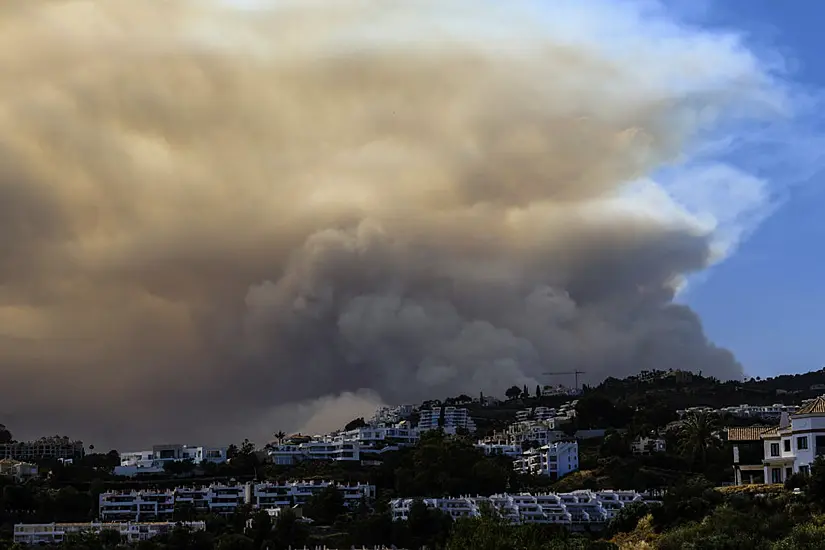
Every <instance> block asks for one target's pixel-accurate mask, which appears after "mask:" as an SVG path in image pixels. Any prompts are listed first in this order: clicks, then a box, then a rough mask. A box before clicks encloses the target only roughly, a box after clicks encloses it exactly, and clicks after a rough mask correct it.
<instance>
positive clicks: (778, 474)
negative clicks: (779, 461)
mask: <svg viewBox="0 0 825 550" xmlns="http://www.w3.org/2000/svg"><path fill="white" fill-rule="evenodd" d="M773 445H776V447H777V451H778V450H779V443H772V444H771V446H773ZM771 483H782V469H781V468H771Z"/></svg>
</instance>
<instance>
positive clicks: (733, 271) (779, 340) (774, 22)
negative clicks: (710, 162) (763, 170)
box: [678, 0, 825, 377]
mask: <svg viewBox="0 0 825 550" xmlns="http://www.w3.org/2000/svg"><path fill="white" fill-rule="evenodd" d="M678 4H679V7H685V5H684V4H685V3H683V2H679V3H678ZM693 9H694V10H695V11H693V13H690V14H688V15H690V16H692V18H694V19H695V21H696V22H698V23H700V24H701V25H702V26H707V25H713V26H723V27H727V28H731V27H732V28H735V29H738V30H742V31H744V32H745V33H746V36H747V40H748V44H749V45H752V46H754V47H755V48H757V49H762V50H764V51H773V52H775V53H778V54H780V55H781V57H782V58H783V59H784V60H785V62H786V64H787V67H788V69H789V72H790V76H791V77H792V78H793V79H794V80H795V81H796V82H798V83H799V84H801V85H802V86H806V87H808V88H809V89H811V90H815V89H817V88H819V89H822V88H825V62H823V61H822V57H821V52H822V50H823V48H825V36H823V35H822V33H821V21H822V20H823V17H825V4H822V3H821V2H819V1H817V0H795V1H794V2H777V1H775V0H725V1H724V2H722V1H718V2H705V3H703V4H702V5H701V9H695V8H693ZM812 124H813V122H812ZM810 154H812V155H813V156H814V157H815V156H816V155H817V154H818V153H817V151H816V150H813V151H811V152H810ZM821 155H825V150H823V153H821ZM812 160H814V161H815V162H813V164H814V165H816V164H818V163H817V162H816V160H817V159H816V158H814V159H812ZM819 160H820V161H821V157H820V159H819ZM765 177H767V178H769V179H771V178H773V179H777V180H781V179H782V178H783V174H781V173H768V174H765ZM823 239H825V175H823V174H822V173H818V174H814V175H813V177H803V178H802V180H801V181H800V182H799V184H798V185H796V186H795V187H793V188H791V189H789V190H788V191H787V196H786V197H785V198H784V200H783V201H782V203H781V205H780V206H779V207H778V208H777V210H776V211H775V212H774V213H773V215H772V216H770V217H768V218H767V219H766V220H765V221H763V222H762V223H761V224H759V226H758V227H757V228H756V229H755V230H754V231H753V233H752V234H751V235H750V237H749V238H748V239H746V240H745V241H744V242H742V243H741V244H740V245H739V248H738V250H737V252H736V253H735V254H733V255H731V256H730V257H728V258H727V259H726V260H725V261H724V262H722V263H720V264H719V265H717V266H715V267H714V268H713V270H712V271H711V272H710V273H709V274H708V276H707V277H706V278H704V280H703V281H702V282H701V283H700V284H696V285H693V286H691V287H690V289H689V291H688V292H687V293H686V295H685V296H684V300H685V301H686V302H687V303H688V304H690V305H691V306H693V307H694V308H695V309H696V310H697V311H698V312H699V314H700V315H701V316H702V319H703V321H704V324H705V328H706V331H707V334H708V336H709V337H710V338H711V339H712V340H714V341H715V342H717V343H718V344H720V345H723V346H726V347H728V348H729V349H731V350H732V351H733V352H734V353H735V354H736V355H737V357H738V358H739V360H740V361H741V362H742V363H743V364H744V365H745V369H746V372H747V373H748V374H750V375H752V376H763V377H764V376H772V375H776V374H781V373H795V372H805V371H809V370H814V369H817V368H820V367H821V366H825V333H823V327H825V292H822V283H823V281H825V255H823V253H822V250H823V248H822V244H821V243H822V241H823Z"/></svg>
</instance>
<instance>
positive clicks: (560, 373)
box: [544, 370, 585, 391]
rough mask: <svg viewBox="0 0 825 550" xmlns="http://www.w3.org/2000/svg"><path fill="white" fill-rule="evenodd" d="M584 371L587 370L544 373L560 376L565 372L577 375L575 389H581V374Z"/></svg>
mask: <svg viewBox="0 0 825 550" xmlns="http://www.w3.org/2000/svg"><path fill="white" fill-rule="evenodd" d="M584 373H585V371H583V370H571V371H564V372H545V373H544V375H545V376H557V375H559V376H560V375H565V374H572V375H573V376H575V377H576V378H575V380H576V385H575V386H574V388H573V389H575V390H576V391H579V375H580V374H584Z"/></svg>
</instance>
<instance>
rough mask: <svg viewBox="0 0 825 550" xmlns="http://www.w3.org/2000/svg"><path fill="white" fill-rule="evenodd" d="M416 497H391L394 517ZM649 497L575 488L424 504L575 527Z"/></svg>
mask: <svg viewBox="0 0 825 550" xmlns="http://www.w3.org/2000/svg"><path fill="white" fill-rule="evenodd" d="M415 501H416V499H410V498H405V499H395V500H392V501H390V510H391V513H392V518H393V520H394V521H403V520H406V519H407V518H408V517H409V512H410V508H411V507H412V505H413V504H414V503H415ZM641 501H648V502H652V501H649V500H648V497H647V495H645V494H643V493H637V492H635V491H587V490H583V491H574V492H572V493H558V494H555V493H547V494H536V495H533V494H529V493H521V494H506V493H505V494H498V495H492V496H489V497H479V496H477V497H458V498H425V499H421V502H423V503H424V504H425V505H426V506H427V507H429V508H436V509H439V510H441V511H443V512H445V513H447V514H449V515H450V516H451V517H452V518H454V519H458V518H463V517H479V516H480V515H481V513H482V510H483V508H484V507H490V508H492V509H493V510H494V511H495V512H496V513H497V514H498V515H499V516H500V517H503V518H505V519H507V520H509V521H510V522H512V523H552V524H559V525H565V526H568V527H573V528H575V527H576V526H585V525H593V524H597V525H604V524H605V523H607V522H609V521H610V520H611V519H612V518H613V517H615V516H616V514H618V512H619V510H621V509H622V508H624V507H625V506H627V505H628V504H630V503H633V502H641Z"/></svg>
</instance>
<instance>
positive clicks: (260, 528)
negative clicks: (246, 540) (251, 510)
mask: <svg viewBox="0 0 825 550" xmlns="http://www.w3.org/2000/svg"><path fill="white" fill-rule="evenodd" d="M246 535H247V536H248V537H250V538H251V539H252V541H253V543H254V547H255V548H256V550H257V549H259V548H261V547H262V546H263V545H264V542H266V540H267V539H268V538H270V537H271V535H272V516H270V515H269V513H268V512H267V511H266V510H258V511H257V512H256V513H255V515H254V516H252V527H251V528H249V529H248V530H247V533H246Z"/></svg>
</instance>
